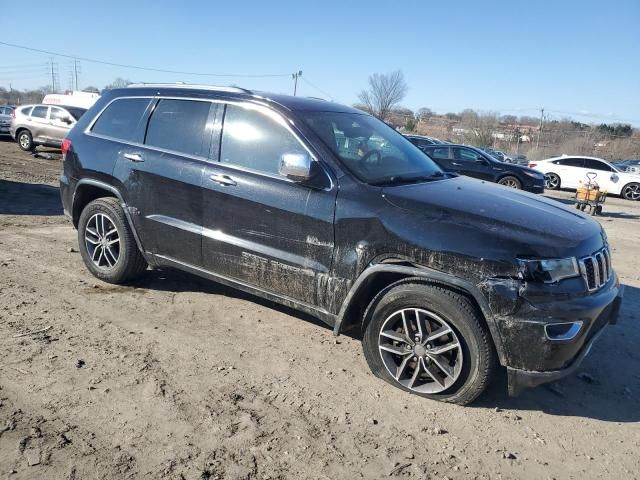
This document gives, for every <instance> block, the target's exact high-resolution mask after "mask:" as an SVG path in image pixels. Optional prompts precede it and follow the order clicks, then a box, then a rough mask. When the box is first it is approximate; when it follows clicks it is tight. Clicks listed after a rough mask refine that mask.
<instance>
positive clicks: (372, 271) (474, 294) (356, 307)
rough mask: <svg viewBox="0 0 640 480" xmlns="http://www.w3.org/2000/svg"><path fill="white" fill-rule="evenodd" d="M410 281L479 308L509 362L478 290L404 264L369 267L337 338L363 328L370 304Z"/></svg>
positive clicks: (344, 310)
mask: <svg viewBox="0 0 640 480" xmlns="http://www.w3.org/2000/svg"><path fill="white" fill-rule="evenodd" d="M407 280H411V281H412V282H423V283H425V284H432V285H438V286H440V287H444V288H447V289H449V290H452V291H454V292H456V293H459V294H461V295H464V296H465V297H467V298H468V299H469V300H470V301H471V303H472V304H473V305H474V307H475V308H476V310H477V312H478V314H479V316H480V318H481V321H482V323H483V324H484V326H485V327H486V328H487V330H488V331H489V334H490V336H491V339H492V341H493V345H494V347H495V349H496V352H497V354H498V358H499V359H500V363H502V364H504V362H505V361H506V353H505V351H504V348H503V343H502V339H501V337H500V334H499V333H498V329H497V327H496V324H495V321H494V318H493V314H492V311H491V308H490V307H489V303H488V301H487V299H486V298H485V297H484V295H483V294H482V292H481V291H480V289H479V288H478V287H476V286H475V285H473V284H472V283H470V282H468V281H466V280H464V279H461V278H459V277H455V276H453V275H450V274H447V273H443V272H439V271H436V270H431V269H429V268H426V267H422V266H418V265H414V264H411V263H409V262H403V263H375V264H371V265H370V266H369V267H367V268H366V269H365V270H364V271H363V272H362V274H361V275H360V276H359V277H358V279H357V280H356V281H355V282H354V284H353V286H352V287H351V289H350V290H349V293H348V294H347V297H346V298H345V300H344V301H343V303H342V306H341V308H340V312H339V313H338V315H337V317H336V321H335V325H334V330H333V333H334V335H339V334H340V333H341V332H344V331H346V330H348V329H350V328H353V327H355V326H360V327H361V326H362V321H363V315H364V313H365V310H366V308H367V306H368V305H369V303H370V302H371V300H373V298H374V297H375V296H376V295H378V294H379V293H380V292H382V291H383V290H385V289H387V288H389V287H390V286H392V285H395V284H397V283H399V282H403V281H407Z"/></svg>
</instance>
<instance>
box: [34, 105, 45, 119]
mask: <svg viewBox="0 0 640 480" xmlns="http://www.w3.org/2000/svg"><path fill="white" fill-rule="evenodd" d="M48 110H49V107H43V106H42V105H39V106H37V107H33V111H32V112H31V118H47V111H48Z"/></svg>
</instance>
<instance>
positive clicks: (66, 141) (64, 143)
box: [60, 138, 71, 156]
mask: <svg viewBox="0 0 640 480" xmlns="http://www.w3.org/2000/svg"><path fill="white" fill-rule="evenodd" d="M70 148H71V140H69V139H67V138H65V139H64V140H62V147H61V148H60V150H62V156H65V155H66V154H67V152H68V151H69V149H70Z"/></svg>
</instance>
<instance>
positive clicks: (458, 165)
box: [421, 145, 544, 193]
mask: <svg viewBox="0 0 640 480" xmlns="http://www.w3.org/2000/svg"><path fill="white" fill-rule="evenodd" d="M421 150H422V151H423V152H424V153H426V154H427V155H429V157H431V159H432V160H434V161H435V162H436V163H437V164H438V165H439V166H440V168H442V169H443V170H444V171H445V172H455V173H459V174H461V175H468V176H469V177H473V178H479V179H480V180H486V181H488V182H495V183H498V184H500V185H504V186H505V187H511V188H515V189H518V190H526V191H527V192H531V193H544V175H543V174H542V173H540V172H538V171H537V170H534V169H533V168H528V167H523V166H522V165H515V164H513V163H506V162H502V161H500V160H498V159H496V158H494V157H492V156H491V155H489V154H488V153H487V152H485V151H483V150H481V149H479V148H476V147H470V146H468V145H427V146H425V147H424V148H422V149H421Z"/></svg>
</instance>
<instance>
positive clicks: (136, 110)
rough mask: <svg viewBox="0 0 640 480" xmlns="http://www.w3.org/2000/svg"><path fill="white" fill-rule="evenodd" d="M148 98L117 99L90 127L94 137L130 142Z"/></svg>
mask: <svg viewBox="0 0 640 480" xmlns="http://www.w3.org/2000/svg"><path fill="white" fill-rule="evenodd" d="M150 101H151V99H149V98H119V99H117V100H114V101H113V102H111V103H110V104H109V106H108V107H107V108H105V110H104V111H103V112H102V113H101V114H100V116H99V117H98V119H97V120H96V122H95V123H94V124H93V127H91V132H92V133H94V134H96V135H104V136H105V137H111V138H116V139H118V140H125V141H130V140H132V139H133V138H134V135H135V134H136V130H137V127H138V123H139V122H140V119H141V118H142V115H143V114H144V111H145V110H146V109H147V106H148V105H149V102H150Z"/></svg>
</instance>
